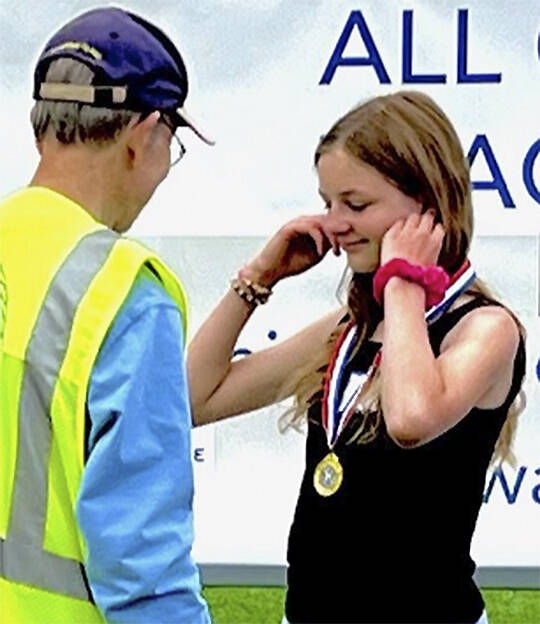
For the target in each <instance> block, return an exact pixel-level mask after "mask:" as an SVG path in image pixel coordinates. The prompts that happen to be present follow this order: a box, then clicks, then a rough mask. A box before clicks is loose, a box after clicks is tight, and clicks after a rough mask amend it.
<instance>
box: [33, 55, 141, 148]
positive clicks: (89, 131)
mask: <svg viewBox="0 0 540 624" xmlns="http://www.w3.org/2000/svg"><path fill="white" fill-rule="evenodd" d="M93 78H94V72H93V71H92V70H91V69H90V68H89V67H87V66H86V65H85V64H84V63H81V62H79V61H76V60H74V59H71V58H60V59H57V60H55V61H53V62H52V63H51V64H50V66H49V68H48V70H47V76H46V80H47V82H65V83H69V84H77V85H90V84H92V80H93ZM136 114H137V113H134V112H133V111H128V110H117V109H110V108H101V107H96V106H89V105H88V104H81V103H79V102H56V101H50V100H38V101H37V102H36V103H35V104H34V107H33V108H32V111H31V113H30V119H31V121H32V126H33V128H34V135H35V137H36V140H37V141H41V140H42V139H43V137H44V136H45V133H46V132H47V130H48V129H49V127H51V128H52V130H53V131H54V133H55V135H56V138H57V139H58V141H60V142H61V143H64V144H66V145H68V144H72V143H76V142H77V141H78V140H79V141H81V142H82V143H85V142H90V143H95V144H103V143H109V142H112V141H115V140H116V138H117V137H118V135H119V134H120V132H121V131H122V130H123V129H124V128H125V127H126V126H127V125H128V123H129V122H130V121H131V119H132V118H133V116H134V115H136Z"/></svg>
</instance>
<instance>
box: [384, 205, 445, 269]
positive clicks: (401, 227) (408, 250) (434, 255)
mask: <svg viewBox="0 0 540 624" xmlns="http://www.w3.org/2000/svg"><path fill="white" fill-rule="evenodd" d="M433 218H434V212H433V211H431V210H428V211H427V212H425V213H424V214H412V215H409V216H408V217H407V218H406V219H400V220H399V221H396V222H395V223H394V225H392V227H391V228H389V229H388V230H387V232H386V234H385V235H384V236H383V239H382V245H381V265H383V264H385V263H386V262H388V261H389V260H392V259H393V258H403V259H404V260H408V261H409V262H410V263H411V264H420V265H428V264H437V261H438V259H439V254H440V252H441V247H442V244H443V240H444V229H443V227H442V225H441V224H440V223H437V224H436V225H435V226H434V225H433Z"/></svg>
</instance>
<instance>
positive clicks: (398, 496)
mask: <svg viewBox="0 0 540 624" xmlns="http://www.w3.org/2000/svg"><path fill="white" fill-rule="evenodd" d="M493 304H494V302H492V301H488V300H486V299H484V298H482V297H478V298H475V299H473V300H471V301H469V302H468V303H466V304H465V305H463V306H461V307H459V308H457V309H455V310H453V311H451V312H448V313H446V314H445V315H444V316H443V317H442V318H440V319H439V320H438V321H436V322H435V323H433V324H432V325H431V326H430V327H429V336H430V341H431V346H432V348H433V352H434V353H435V355H438V354H439V351H440V346H441V342H442V340H443V338H444V336H445V335H446V334H447V333H448V332H449V331H450V329H452V327H454V325H456V323H457V322H458V321H459V320H460V319H461V318H462V317H463V316H464V315H465V314H467V313H468V312H470V311H471V310H473V309H474V308H476V307H479V306H482V305H493ZM379 346H380V345H379V344H378V343H374V342H368V343H367V344H366V345H365V347H364V348H362V349H360V350H359V352H358V353H357V354H356V356H355V357H354V361H353V367H354V369H356V370H360V371H365V370H367V368H368V366H369V364H370V363H371V361H372V359H373V357H374V355H375V352H376V351H377V349H378V347H379ZM524 370H525V350H524V345H523V342H522V341H520V345H519V349H518V353H517V355H516V359H515V362H514V377H513V382H512V387H511V389H510V392H509V394H508V397H507V399H506V401H505V402H504V403H503V405H502V406H500V407H499V408H496V409H492V410H481V409H476V408H475V409H472V410H471V411H470V412H469V413H468V414H467V415H466V416H465V417H464V418H463V419H462V420H461V421H460V422H459V423H457V424H456V425H455V426H454V427H453V428H452V429H450V430H449V431H447V432H446V433H444V434H442V435H441V436H439V437H437V438H436V439H434V440H432V441H431V442H429V443H427V444H424V445H423V446H419V447H416V448H409V449H403V448H401V447H399V446H398V445H396V444H395V443H394V442H393V440H392V439H391V438H390V437H389V436H388V434H387V433H386V431H385V430H384V425H383V427H382V430H381V431H380V432H379V434H378V436H377V438H376V440H375V441H374V442H372V443H370V444H365V445H358V444H356V443H352V444H347V440H348V439H349V438H350V435H351V432H350V431H348V430H347V428H346V429H345V430H344V432H343V433H342V435H341V437H340V438H339V440H338V442H337V444H336V447H335V449H334V450H335V452H336V454H337V455H338V456H339V459H340V462H341V464H342V466H343V469H344V478H343V483H342V485H341V487H340V489H339V490H338V491H337V492H336V493H335V494H334V495H332V496H330V497H327V498H324V497H322V496H320V495H319V494H317V492H316V491H315V488H314V487H313V472H314V470H315V467H316V465H317V464H318V463H319V461H320V460H321V459H322V458H323V457H324V456H325V455H326V454H327V453H328V447H327V443H326V435H325V432H324V430H323V428H322V426H321V424H320V422H321V405H320V402H317V403H315V404H314V405H313V406H312V407H311V409H310V411H309V413H308V436H307V443H306V468H305V472H304V477H303V480H302V484H301V487H300V495H299V499H298V503H297V506H296V511H295V516H294V520H293V524H292V527H291V530H290V534H289V543H288V552H287V558H288V563H289V567H288V572H287V578H288V590H287V597H286V608H285V612H286V616H287V619H288V620H289V622H291V623H294V624H301V623H306V622H311V623H321V624H322V623H323V622H324V623H325V624H330V623H333V624H338V623H340V624H341V623H352V622H355V623H360V622H364V623H366V622H371V623H386V624H388V623H402V624H404V623H409V622H410V623H412V622H414V623H415V624H420V623H427V622H429V623H431V624H434V623H442V622H452V623H473V622H476V621H477V620H478V618H479V617H480V615H481V613H482V610H483V608H484V603H483V600H482V596H481V594H480V592H479V590H478V588H477V587H476V585H475V583H474V581H473V580H472V575H473V572H474V570H475V564H474V562H473V560H472V559H471V556H470V552H469V551H470V543H471V538H472V534H473V531H474V527H475V524H476V519H477V517H478V512H479V509H480V505H481V502H482V493H483V488H484V480H485V474H486V470H487V468H488V465H489V461H490V458H491V456H492V453H493V449H494V445H495V442H496V440H497V438H498V436H499V433H500V430H501V427H502V425H503V423H504V420H505V417H506V414H507V411H508V407H509V405H510V404H511V402H512V401H513V400H514V398H515V396H516V394H517V392H518V391H519V388H520V385H521V381H522V379H523V375H524Z"/></svg>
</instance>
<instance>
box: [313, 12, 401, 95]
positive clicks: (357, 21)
mask: <svg viewBox="0 0 540 624" xmlns="http://www.w3.org/2000/svg"><path fill="white" fill-rule="evenodd" d="M355 26H357V27H358V30H359V31H360V36H361V37H362V40H363V42H364V44H365V46H366V48H367V50H368V52H369V56H366V57H364V56H349V57H348V58H344V57H343V51H344V50H345V48H346V46H347V43H349V39H350V36H351V33H352V30H353V28H354V27H355ZM340 65H372V66H373V69H375V71H376V73H377V76H378V78H379V82H380V83H381V84H389V83H390V78H389V76H388V73H387V71H386V69H385V67H384V64H383V62H382V59H381V56H380V54H379V51H378V50H377V46H376V45H375V42H374V41H373V37H372V36H371V33H370V32H369V28H368V27H367V24H366V22H365V20H364V16H363V15H362V11H351V14H350V15H349V19H348V20H347V23H346V24H345V27H344V28H343V32H342V33H341V35H340V37H339V40H338V42H337V44H336V47H335V49H334V51H333V52H332V56H331V57H330V60H329V61H328V65H327V66H326V69H325V70H324V74H323V75H322V78H321V80H320V82H319V84H330V83H331V82H332V78H333V77H334V74H335V72H336V69H337V68H338V67H339V66H340Z"/></svg>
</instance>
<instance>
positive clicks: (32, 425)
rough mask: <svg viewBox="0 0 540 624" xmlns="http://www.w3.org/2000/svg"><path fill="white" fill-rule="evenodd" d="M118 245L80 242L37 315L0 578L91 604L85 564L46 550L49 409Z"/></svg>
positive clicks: (104, 238) (97, 236)
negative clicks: (77, 321) (80, 319)
mask: <svg viewBox="0 0 540 624" xmlns="http://www.w3.org/2000/svg"><path fill="white" fill-rule="evenodd" d="M117 240H118V235H117V234H115V233H113V232H111V231H110V230H98V231H96V232H92V233H90V234H88V235H86V236H85V237H83V238H82V239H81V240H80V241H79V242H78V244H77V246H76V247H75V248H74V249H73V250H72V251H71V253H70V254H69V255H68V257H67V258H66V260H65V261H64V263H63V264H62V266H61V267H60V269H59V270H58V272H57V273H56V275H55V276H54V278H53V280H52V282H51V284H50V287H49V290H48V292H47V295H46V297H45V299H44V301H43V304H42V306H41V309H40V311H39V314H38V317H37V320H36V323H35V325H34V328H33V332H32V337H31V339H30V342H29V343H28V348H27V351H26V357H25V366H24V373H23V381H22V391H21V400H20V404H19V414H18V431H19V437H18V451H17V465H16V470H15V481H14V487H13V502H12V509H11V520H10V526H9V531H8V535H7V537H6V539H5V540H0V575H1V576H3V577H4V578H6V579H8V580H12V581H15V582H20V583H24V584H28V585H32V586H36V587H40V588H42V589H46V590H50V591H53V592H57V593H61V594H65V595H68V596H72V597H74V598H82V599H86V600H91V595H90V593H89V590H88V587H87V584H86V579H85V576H84V569H83V567H82V564H81V563H80V562H78V561H76V560H74V559H69V558H66V557H60V556H58V555H54V554H52V553H49V552H47V551H45V550H44V549H43V541H44V532H45V517H46V509H47V475H48V465H49V457H50V449H51V441H52V430H51V423H50V417H49V411H50V406H51V401H52V396H53V391H54V387H55V384H56V382H57V378H58V373H59V371H60V368H61V366H62V362H63V359H64V356H65V353H66V350H67V346H68V342H69V337H70V333H71V328H72V325H73V319H74V316H75V312H76V310H77V307H78V305H79V302H80V301H81V299H82V297H83V296H84V294H85V293H86V291H87V290H88V288H89V286H90V284H91V282H92V280H93V279H94V277H95V275H96V274H97V272H98V271H99V270H100V269H101V267H102V266H103V264H104V263H105V260H106V259H107V256H108V255H109V253H110V252H111V250H112V247H113V246H114V244H115V242H116V241H117ZM66 284H67V285H69V288H66ZM45 358H46V359H45ZM34 363H35V364H36V366H34ZM28 466H32V469H31V470H28V468H27V467H28Z"/></svg>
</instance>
